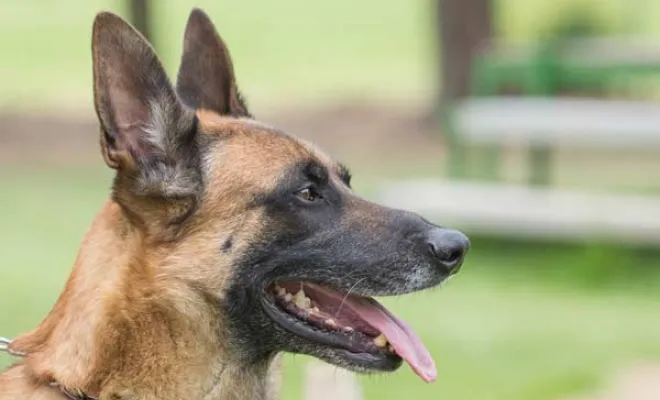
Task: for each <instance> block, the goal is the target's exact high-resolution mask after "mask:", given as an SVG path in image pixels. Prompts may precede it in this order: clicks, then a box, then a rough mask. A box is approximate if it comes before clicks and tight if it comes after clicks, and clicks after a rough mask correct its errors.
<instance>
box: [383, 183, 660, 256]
mask: <svg viewBox="0 0 660 400" xmlns="http://www.w3.org/2000/svg"><path fill="white" fill-rule="evenodd" d="M378 200H379V201H380V202H382V203H383V204H386V205H389V206H392V207H397V208H403V209H408V210H411V211H415V212H418V213H420V214H421V215H424V216H426V217H427V218H429V219H431V220H433V221H435V222H438V223H440V224H444V225H448V226H452V227H456V228H459V229H464V230H466V231H467V232H470V231H474V232H484V233H492V234H496V235H500V236H513V237H523V238H524V237H535V238H557V239H572V240H592V239H605V240H611V241H617V242H625V243H641V244H647V245H658V244H660V198H654V197H644V196H630V195H625V196H624V195H610V194H596V193H578V192H570V191H560V190H556V189H541V188H527V187H522V186H516V185H502V184H482V183H472V182H455V181H435V180H420V181H407V182H392V183H389V184H386V185H384V186H383V187H382V189H381V191H380V193H379V196H378Z"/></svg>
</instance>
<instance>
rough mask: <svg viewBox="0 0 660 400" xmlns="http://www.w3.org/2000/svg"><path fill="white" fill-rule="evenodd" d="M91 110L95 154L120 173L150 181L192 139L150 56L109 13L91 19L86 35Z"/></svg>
mask: <svg viewBox="0 0 660 400" xmlns="http://www.w3.org/2000/svg"><path fill="white" fill-rule="evenodd" d="M92 53H93V63H94V105H95V107H96V113H97V115H98V118H99V122H100V124H101V151H102V153H103V156H104V158H105V160H106V163H107V164H108V165H109V166H110V167H112V168H115V169H118V170H120V171H129V170H130V172H132V173H136V172H140V173H142V175H153V174H152V173H151V171H144V169H145V168H147V166H152V167H153V166H156V165H161V167H159V169H160V170H164V168H162V165H169V166H173V165H176V164H177V163H178V161H179V160H180V159H181V158H182V157H183V156H184V154H183V153H185V152H186V147H187V146H190V143H191V142H192V139H193V137H194V134H195V126H194V125H195V115H194V112H193V111H192V110H190V109H188V108H187V107H185V106H184V105H183V103H182V102H181V101H180V100H179V99H178V98H177V96H176V93H175V91H174V89H173V88H172V85H171V84H170V82H169V80H168V79H167V75H166V74H165V70H164V69H163V66H162V65H161V63H160V61H159V60H158V58H157V56H156V54H155V52H154V50H153V49H152V47H151V46H150V45H149V44H148V43H147V41H146V40H145V39H144V37H143V36H142V35H140V34H139V33H138V32H137V31H136V30H135V29H134V28H133V27H131V26H130V25H129V24H128V23H126V22H124V21H123V20H122V19H121V18H120V17H118V16H117V15H114V14H112V13H107V12H103V13H100V14H98V15H97V16H96V19H95V20H94V28H93V34H92Z"/></svg>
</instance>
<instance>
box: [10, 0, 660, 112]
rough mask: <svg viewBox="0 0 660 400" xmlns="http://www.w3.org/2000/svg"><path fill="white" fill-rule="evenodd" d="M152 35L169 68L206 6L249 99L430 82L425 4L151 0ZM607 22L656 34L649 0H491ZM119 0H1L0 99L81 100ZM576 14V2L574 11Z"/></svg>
mask: <svg viewBox="0 0 660 400" xmlns="http://www.w3.org/2000/svg"><path fill="white" fill-rule="evenodd" d="M153 3H154V4H155V5H157V8H155V10H154V16H155V18H154V21H155V33H156V35H155V39H154V42H155V45H156V47H157V48H158V51H159V53H160V55H161V56H162V58H163V59H164V61H165V64H166V66H167V68H168V70H169V71H170V73H171V74H172V76H174V73H175V72H176V69H177V64H178V58H179V54H180V50H181V43H182V35H183V30H184V25H185V22H186V19H187V16H188V13H189V11H190V9H191V7H192V6H194V5H197V6H200V7H202V8H204V9H205V10H207V12H208V13H209V14H210V15H211V17H212V18H213V20H214V21H215V23H216V25H217V27H218V29H219V31H220V32H221V34H222V36H223V37H224V38H225V39H226V41H227V42H228V44H229V47H230V49H231V52H232V55H233V58H234V61H235V64H236V69H237V71H238V77H239V83H240V86H241V87H242V88H243V90H244V92H245V93H246V94H247V95H248V98H249V99H251V100H252V102H253V103H260V104H267V105H270V106H272V105H281V104H282V103H285V104H289V103H295V104H306V103H308V102H309V101H314V102H319V101H324V100H333V99H337V98H343V97H353V98H357V99H362V98H367V99H383V98H386V99H388V98H396V99H411V98H412V99H427V98H429V97H430V96H431V95H433V93H434V91H435V90H436V88H437V82H436V74H435V73H434V71H435V67H436V65H437V63H436V59H437V52H436V44H435V42H434V39H433V35H434V29H433V23H434V13H433V10H432V7H431V4H432V3H431V2H423V1H408V0H390V1H387V2H382V1H379V0H362V1H358V2H355V1H351V0H335V1H330V2H310V1H306V0H280V1H270V0H252V1H249V2H247V1H230V0H198V1H191V0H177V1H176V2H175V1H169V2H166V4H167V6H163V5H162V4H165V2H156V1H155V2H153ZM575 3H577V4H583V5H586V6H587V8H586V9H587V10H589V12H590V13H592V14H594V18H595V20H596V21H597V22H598V23H599V24H600V25H602V26H603V27H604V28H606V30H608V31H612V30H619V31H622V30H628V31H631V32H634V33H641V34H648V35H651V36H652V37H657V36H658V33H660V28H658V25H657V24H656V23H655V21H656V20H657V16H658V14H659V12H660V6H659V5H658V4H656V3H654V2H652V1H649V0H635V1H633V2H632V4H631V2H630V1H623V0H580V1H577V2H576V1H575V0H561V1H555V2H547V1H544V0H527V1H524V2H520V1H517V0H500V1H499V2H498V4H499V7H497V16H496V21H497V23H496V25H497V27H498V31H499V32H501V33H502V35H503V36H504V37H505V38H506V39H508V40H513V41H525V40H530V39H534V38H536V37H538V36H539V35H540V34H541V33H542V32H543V31H544V29H547V27H548V26H549V25H550V24H552V23H553V21H555V20H556V19H557V18H559V17H560V16H561V15H562V12H563V11H564V10H567V9H568V8H569V5H571V4H575ZM123 5H124V1H120V0H86V1H82V0H60V1H58V2H52V1H47V0H33V1H29V2H28V1H26V2H16V1H13V0H0V36H1V37H3V38H5V40H2V41H0V54H1V57H0V60H1V61H0V87H1V88H2V90H1V91H0V106H5V107H14V108H20V109H28V110H34V109H40V108H49V107H55V108H56V109H62V108H64V109H67V108H72V109H78V108H83V109H86V110H87V109H89V108H90V100H91V86H90V85H91V56H90V32H91V25H92V20H93V18H94V15H95V13H96V12H98V11H99V10H112V11H114V12H117V13H119V14H121V15H126V13H125V12H124V9H123V7H122V6H123ZM577 10H578V12H583V10H584V9H583V8H580V9H577Z"/></svg>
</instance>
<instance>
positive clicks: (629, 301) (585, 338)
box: [0, 166, 660, 400]
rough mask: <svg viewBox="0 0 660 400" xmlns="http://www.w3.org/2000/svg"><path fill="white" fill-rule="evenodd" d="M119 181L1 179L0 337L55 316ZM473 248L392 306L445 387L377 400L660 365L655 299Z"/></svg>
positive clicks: (393, 392)
mask: <svg viewBox="0 0 660 400" xmlns="http://www.w3.org/2000/svg"><path fill="white" fill-rule="evenodd" d="M109 179H110V174H109V173H108V172H107V171H106V170H105V169H104V168H102V167H101V166H98V167H95V168H91V169H89V168H87V169H84V170H82V169H80V170H74V169H71V168H69V169H66V168H61V169H53V170H45V169H42V170H39V169H34V170H32V171H26V170H24V169H15V168H12V167H4V169H3V170H2V171H1V172H0V197H1V198H2V199H3V207H2V208H0V221H2V224H1V225H0V254H2V260H1V264H0V265H1V267H0V271H1V272H0V293H1V296H0V335H6V336H15V335H17V334H18V333H19V332H22V331H25V330H27V329H30V328H31V327H33V326H34V325H35V324H37V323H38V322H39V321H40V319H41V318H42V317H43V316H44V315H45V313H46V312H47V311H48V310H49V307H50V306H51V305H52V304H53V302H54V301H55V299H56V297H57V295H58V294H59V291H60V290H61V288H62V286H63V284H64V281H65V279H66V277H67V274H68V271H69V270H70V267H71V265H72V263H73V261H74V258H75V256H76V251H77V249H78V247H79V245H80V242H81V240H82V237H83V234H84V232H85V230H86V229H87V227H88V226H89V223H90V221H91V219H92V217H93V216H94V214H95V212H96V211H97V210H98V208H99V206H100V205H101V203H102V201H103V200H104V199H105V197H106V196H107V190H108V187H109V182H110V180H109ZM475 244H476V245H475V248H474V249H473V251H472V253H471V254H470V258H469V261H468V263H467V264H466V266H465V268H464V269H463V271H462V272H461V274H459V276H457V277H456V279H454V280H451V281H450V282H449V283H447V284H446V285H445V286H444V287H443V288H442V289H440V290H434V291H431V292H425V293H419V294H413V295H410V296H407V297H402V298H397V299H386V300H385V303H386V304H387V305H388V306H390V307H391V309H392V310H393V311H395V312H396V313H397V314H399V315H400V316H402V317H404V318H405V319H406V320H408V321H409V322H410V323H411V324H412V325H413V326H414V327H415V328H416V330H417V332H418V333H419V334H420V336H421V337H422V339H423V340H424V341H425V343H426V344H427V346H428V347H429V349H430V351H431V353H432V354H433V356H434V357H435V359H436V363H437V366H438V370H439V378H438V381H437V382H436V383H434V384H431V385H427V384H424V383H422V382H421V381H420V380H419V379H418V378H417V377H416V376H415V375H413V374H412V373H411V372H410V370H409V369H408V367H407V366H404V367H403V368H402V369H401V370H400V371H399V372H396V373H394V374H392V375H388V376H370V377H362V378H360V381H361V382H362V384H363V388H364V391H365V394H366V398H367V399H403V398H414V399H479V400H488V399H496V400H502V399H507V400H511V399H520V400H543V399H548V400H551V399H552V400H555V399H557V398H558V397H559V396H560V395H562V394H566V393H574V392H581V391H588V390H590V389H592V388H596V387H598V385H599V384H600V383H601V382H602V380H603V379H605V378H606V377H607V376H608V374H610V373H614V372H616V371H617V370H618V369H619V368H623V367H625V366H626V365H627V364H630V363H635V362H638V361H643V360H653V359H656V360H658V359H660V344H658V339H657V338H658V337H660V320H659V319H658V318H657V310H658V309H659V308H660V296H657V294H656V293H657V291H655V292H654V291H653V290H650V289H652V288H646V289H644V290H642V289H638V287H637V286H621V287H617V288H610V289H607V290H583V289H580V287H579V286H572V285H563V284H560V283H558V282H557V281H556V280H550V279H546V277H548V276H550V274H548V272H549V270H550V269H552V268H553V267H560V266H561V267H564V266H565V265H564V264H566V263H576V267H577V266H578V265H577V261H578V258H575V257H573V256H566V255H565V254H566V253H567V252H566V251H561V252H559V251H554V252H553V251H552V250H550V249H548V250H546V251H543V250H542V249H539V248H537V249H533V248H531V249H532V250H529V249H527V250H526V249H525V248H521V251H516V248H515V247H514V248H507V247H506V246H504V245H491V246H486V245H479V242H476V243H475ZM560 264H561V265H560ZM620 267H621V268H631V265H627V264H626V262H625V260H621V265H620ZM517 271H518V272H517ZM519 271H525V272H519ZM545 280H548V281H551V282H554V283H548V282H545V283H544V281H545ZM656 283H657V281H656ZM657 286H658V285H655V288H656V289H657ZM8 362H9V359H8V358H7V357H5V356H2V357H0V365H6V364H7V363H8ZM306 362H307V358H306V357H302V356H295V357H293V356H289V357H287V369H286V378H285V380H286V385H285V388H284V396H283V398H284V399H298V398H299V396H300V392H301V386H302V383H301V376H302V375H301V374H302V373H301V368H302V366H304V365H305V363H306Z"/></svg>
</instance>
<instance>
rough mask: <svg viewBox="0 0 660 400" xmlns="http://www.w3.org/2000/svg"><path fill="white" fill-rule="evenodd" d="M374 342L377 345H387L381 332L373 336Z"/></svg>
mask: <svg viewBox="0 0 660 400" xmlns="http://www.w3.org/2000/svg"><path fill="white" fill-rule="evenodd" d="M374 344H375V345H376V346H378V347H385V346H386V345H387V338H386V337H385V335H383V334H382V333H381V334H380V335H378V336H377V337H375V338H374Z"/></svg>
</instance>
